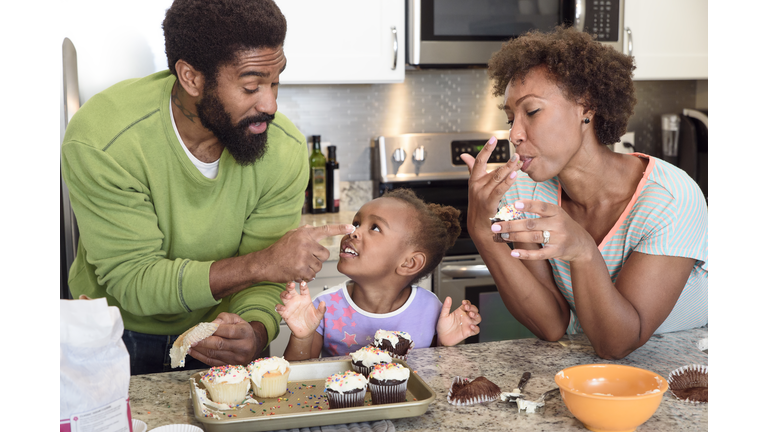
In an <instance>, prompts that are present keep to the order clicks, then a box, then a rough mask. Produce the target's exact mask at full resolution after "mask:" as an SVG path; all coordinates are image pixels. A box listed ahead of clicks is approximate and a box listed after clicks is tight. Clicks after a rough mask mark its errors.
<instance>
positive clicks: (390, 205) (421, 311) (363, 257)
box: [275, 189, 480, 361]
mask: <svg viewBox="0 0 768 432" xmlns="http://www.w3.org/2000/svg"><path fill="white" fill-rule="evenodd" d="M352 224H353V225H354V226H355V231H354V232H352V234H347V235H345V236H344V237H343V238H342V239H341V248H340V253H339V263H338V265H337V268H338V270H339V272H341V273H343V274H345V275H346V276H348V277H349V278H350V279H351V280H349V281H347V282H346V283H344V284H341V285H339V286H336V287H333V288H331V289H328V290H326V291H323V292H322V293H320V294H319V295H318V296H317V297H316V298H315V300H314V302H312V301H311V299H310V297H309V289H308V288H307V286H306V284H305V283H304V282H302V284H301V287H300V293H296V290H295V284H294V283H290V284H288V285H287V286H286V290H285V291H283V293H282V294H281V295H280V298H281V299H282V301H283V304H278V305H277V307H276V308H275V310H277V312H278V313H280V316H282V317H283V319H284V320H285V322H286V324H288V327H289V328H290V329H291V338H290V340H289V341H288V347H287V348H286V350H285V354H284V357H285V359H286V360H289V361H291V360H304V359H309V358H317V357H320V353H321V351H322V354H323V356H324V357H331V356H340V355H346V354H349V353H351V352H354V351H357V350H358V349H360V348H362V347H363V346H366V345H369V344H370V343H371V342H372V341H373V336H374V334H375V333H376V331H377V330H379V329H381V330H388V331H404V332H407V333H409V334H410V335H411V337H412V338H413V342H414V348H426V347H429V346H437V345H445V346H451V345H456V344H457V343H459V342H461V341H462V340H464V339H466V338H467V337H469V336H473V335H476V334H478V333H479V332H480V328H479V327H478V326H477V325H478V324H479V323H480V314H479V313H478V310H477V307H476V306H474V305H472V304H471V303H470V302H469V301H467V300H464V301H462V304H461V306H459V307H458V308H457V309H456V310H455V311H453V312H450V310H451V301H452V300H451V298H450V297H448V298H446V299H445V303H443V304H441V303H440V300H438V298H437V296H436V295H435V294H433V293H432V291H430V290H428V289H424V288H421V287H418V286H416V285H415V283H416V282H417V281H418V280H420V279H421V278H423V277H425V276H427V275H429V274H430V273H431V272H432V270H434V269H435V267H437V265H438V264H439V263H440V261H441V260H442V259H443V256H444V255H445V252H446V251H447V250H448V248H450V247H451V246H453V244H454V242H455V241H456V238H457V237H458V236H459V233H460V232H461V227H460V225H459V211H458V210H456V209H455V208H453V207H450V206H441V205H437V204H426V203H425V202H424V201H422V200H421V199H420V198H418V197H417V196H416V195H415V194H414V193H413V191H411V190H409V189H395V190H392V191H389V192H387V193H385V194H384V196H382V197H381V198H377V199H374V200H373V201H370V202H368V203H366V204H365V205H363V207H362V208H360V210H359V211H358V212H357V214H356V215H355V218H354V220H353V222H352Z"/></svg>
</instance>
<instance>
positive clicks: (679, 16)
mask: <svg viewBox="0 0 768 432" xmlns="http://www.w3.org/2000/svg"><path fill="white" fill-rule="evenodd" d="M624 7H625V9H624V10H625V13H624V27H625V32H626V33H625V35H624V36H625V37H624V53H625V54H631V55H633V56H634V57H635V64H636V65H637V69H636V70H635V77H634V78H635V79H636V80H669V79H707V76H708V70H707V1H706V0H674V1H668V0H625V3H624Z"/></svg>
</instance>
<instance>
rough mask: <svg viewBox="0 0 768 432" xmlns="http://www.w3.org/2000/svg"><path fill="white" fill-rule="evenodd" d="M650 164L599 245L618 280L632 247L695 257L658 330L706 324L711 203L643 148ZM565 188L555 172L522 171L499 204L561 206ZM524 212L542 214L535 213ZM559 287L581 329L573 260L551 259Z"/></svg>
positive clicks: (570, 329) (576, 327) (574, 324)
mask: <svg viewBox="0 0 768 432" xmlns="http://www.w3.org/2000/svg"><path fill="white" fill-rule="evenodd" d="M633 155H634V156H637V157H641V158H647V159H648V166H647V168H646V170H645V172H644V173H643V178H642V180H641V181H640V183H639V184H638V186H637V190H636V192H635V195H634V196H633V197H632V200H631V201H630V202H629V204H628V205H627V208H626V209H625V210H624V212H623V213H622V215H621V217H620V218H619V220H618V221H617V222H616V224H615V225H614V226H613V228H612V229H611V231H610V232H609V233H608V235H606V236H605V238H604V239H603V241H602V243H601V244H600V245H599V249H600V252H601V253H602V255H603V258H604V260H605V263H606V265H607V266H608V273H609V274H610V275H611V280H612V281H613V282H614V283H615V282H616V278H617V277H618V274H619V272H620V271H621V267H622V265H623V264H624V262H625V261H626V260H627V259H628V258H629V255H630V254H631V253H632V252H633V251H638V252H642V253H645V254H650V255H667V256H679V257H687V258H693V259H695V260H696V263H695V264H694V267H693V270H692V271H691V275H690V276H689V277H688V281H687V282H686V284H685V288H684V289H683V291H682V293H681V294H680V298H678V300H677V303H676V304H675V307H674V309H672V312H671V313H670V314H669V316H668V317H667V319H666V320H665V321H664V322H663V323H662V324H661V326H659V328H658V329H656V331H655V333H666V332H671V331H677V330H685V329H690V328H696V327H701V326H704V325H706V324H707V323H708V304H707V296H708V288H707V287H708V282H707V281H708V263H707V248H708V247H707V205H706V201H705V200H704V195H703V194H702V193H701V189H700V188H699V186H698V185H697V184H696V183H695V182H694V181H693V179H691V177H690V176H688V174H686V173H685V172H684V171H682V170H680V169H679V168H677V167H675V166H673V165H671V164H669V163H667V162H665V161H663V160H661V159H657V158H654V157H650V156H648V155H645V154H641V153H633ZM561 197H562V188H561V186H560V182H559V180H558V178H557V177H554V178H552V179H550V180H547V181H544V182H541V183H536V182H534V181H533V180H531V179H530V177H528V175H526V174H525V173H523V172H522V171H520V172H518V178H517V180H516V181H515V183H514V184H513V185H512V187H511V188H510V190H509V191H507V193H506V194H505V195H504V198H502V201H501V205H505V204H513V203H514V202H515V201H516V200H518V199H535V200H540V201H544V202H548V203H552V204H557V205H560V202H561V201H560V200H561ZM525 216H526V217H533V218H538V217H539V216H538V215H536V214H533V213H526V214H525ZM549 262H550V264H551V266H552V271H553V274H554V279H555V281H556V282H557V285H558V287H559V288H560V292H561V293H563V296H565V298H566V300H567V301H568V304H570V306H571V322H570V325H569V326H568V330H567V332H568V333H578V332H582V329H581V325H580V324H579V320H578V317H576V312H575V307H574V301H573V287H572V285H571V274H570V265H569V263H568V262H567V261H564V260H560V259H550V260H549Z"/></svg>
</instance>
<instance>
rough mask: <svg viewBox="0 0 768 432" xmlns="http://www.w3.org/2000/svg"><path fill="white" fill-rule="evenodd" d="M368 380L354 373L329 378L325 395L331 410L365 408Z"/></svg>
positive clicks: (326, 382)
mask: <svg viewBox="0 0 768 432" xmlns="http://www.w3.org/2000/svg"><path fill="white" fill-rule="evenodd" d="M367 386H368V380H367V379H366V378H365V377H364V376H363V375H361V374H359V373H357V372H354V371H346V372H344V373H340V374H334V375H331V376H329V377H328V378H327V379H326V380H325V395H326V397H327V398H328V406H329V407H330V409H336V408H349V407H359V406H363V401H364V399H365V392H366V388H367Z"/></svg>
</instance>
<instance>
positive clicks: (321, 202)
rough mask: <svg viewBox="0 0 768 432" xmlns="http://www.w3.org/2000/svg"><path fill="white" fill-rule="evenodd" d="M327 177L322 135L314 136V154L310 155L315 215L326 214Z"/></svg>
mask: <svg viewBox="0 0 768 432" xmlns="http://www.w3.org/2000/svg"><path fill="white" fill-rule="evenodd" d="M326 180H327V175H326V172H325V156H323V152H322V151H321V150H320V135H312V154H310V155H309V182H310V185H311V187H310V191H309V194H310V199H311V201H310V206H309V210H310V212H312V213H313V214H317V213H325V212H326V205H325V199H326V196H325V190H326V189H325V188H326Z"/></svg>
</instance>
